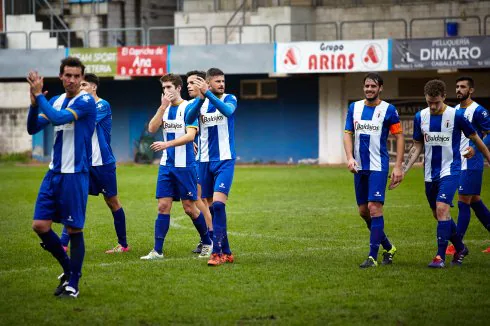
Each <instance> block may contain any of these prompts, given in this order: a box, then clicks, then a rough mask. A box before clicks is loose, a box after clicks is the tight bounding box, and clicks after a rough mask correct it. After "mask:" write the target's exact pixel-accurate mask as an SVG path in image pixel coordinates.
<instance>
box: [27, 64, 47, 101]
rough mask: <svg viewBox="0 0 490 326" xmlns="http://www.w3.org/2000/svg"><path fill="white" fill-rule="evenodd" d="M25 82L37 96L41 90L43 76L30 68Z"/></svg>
mask: <svg viewBox="0 0 490 326" xmlns="http://www.w3.org/2000/svg"><path fill="white" fill-rule="evenodd" d="M27 82H28V83H29V85H30V86H31V93H32V94H33V95H34V96H38V95H40V94H42V92H43V85H44V77H42V76H40V75H39V74H38V72H37V71H35V70H31V71H30V72H29V74H28V75H27Z"/></svg>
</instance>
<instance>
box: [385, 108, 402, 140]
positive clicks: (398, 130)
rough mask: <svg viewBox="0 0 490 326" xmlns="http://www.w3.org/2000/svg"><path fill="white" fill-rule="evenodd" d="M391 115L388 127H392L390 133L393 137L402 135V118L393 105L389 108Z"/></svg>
mask: <svg viewBox="0 0 490 326" xmlns="http://www.w3.org/2000/svg"><path fill="white" fill-rule="evenodd" d="M388 111H389V115H388V125H389V126H390V132H391V134H392V135H396V134H402V133H403V129H402V124H401V122H400V116H399V115H398V111H397V110H396V108H395V107H394V106H393V105H390V106H389V107H388Z"/></svg>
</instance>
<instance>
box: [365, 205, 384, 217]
mask: <svg viewBox="0 0 490 326" xmlns="http://www.w3.org/2000/svg"><path fill="white" fill-rule="evenodd" d="M368 210H369V215H370V216H381V215H383V205H381V203H377V202H369V204H368Z"/></svg>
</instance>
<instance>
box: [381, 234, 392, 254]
mask: <svg viewBox="0 0 490 326" xmlns="http://www.w3.org/2000/svg"><path fill="white" fill-rule="evenodd" d="M381 246H382V247H383V249H384V250H386V251H390V250H391V248H393V245H392V244H391V242H390V240H389V239H388V236H386V234H385V233H384V232H383V234H382V235H381Z"/></svg>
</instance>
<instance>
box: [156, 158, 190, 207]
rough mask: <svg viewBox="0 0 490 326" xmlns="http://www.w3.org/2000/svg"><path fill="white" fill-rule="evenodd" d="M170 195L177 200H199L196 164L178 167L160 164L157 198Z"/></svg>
mask: <svg viewBox="0 0 490 326" xmlns="http://www.w3.org/2000/svg"><path fill="white" fill-rule="evenodd" d="M169 197H171V198H173V199H174V200H175V201H178V200H180V199H182V200H197V175H196V169H195V168H194V166H191V167H186V168H176V167H173V166H163V165H160V168H159V169H158V180H157V191H156V198H157V199H158V198H169Z"/></svg>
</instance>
